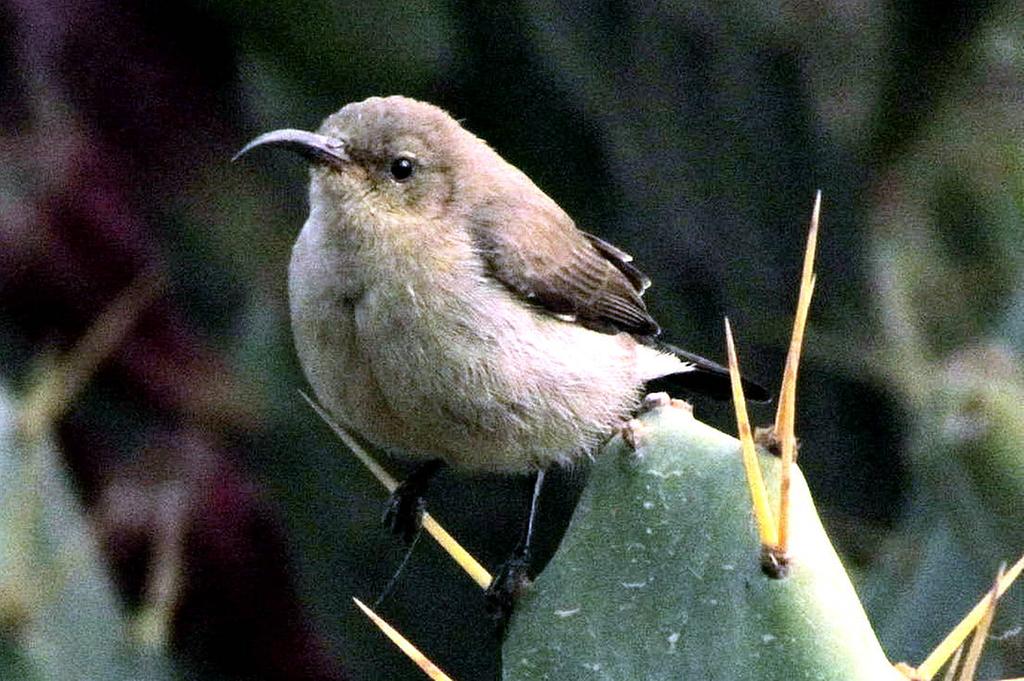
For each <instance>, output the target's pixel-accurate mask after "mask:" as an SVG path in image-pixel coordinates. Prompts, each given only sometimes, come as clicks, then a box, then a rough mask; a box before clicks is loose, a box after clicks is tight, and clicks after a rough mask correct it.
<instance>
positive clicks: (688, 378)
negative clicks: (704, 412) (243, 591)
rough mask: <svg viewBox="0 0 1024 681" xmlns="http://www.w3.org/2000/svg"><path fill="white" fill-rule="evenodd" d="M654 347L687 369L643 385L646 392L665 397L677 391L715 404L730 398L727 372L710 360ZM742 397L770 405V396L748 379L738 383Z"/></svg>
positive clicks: (662, 346) (659, 345)
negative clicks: (678, 361)
mask: <svg viewBox="0 0 1024 681" xmlns="http://www.w3.org/2000/svg"><path fill="white" fill-rule="evenodd" d="M656 347H657V348H658V349H659V350H662V351H664V352H668V353H671V354H672V355H675V356H676V357H678V358H679V359H680V360H681V361H682V362H683V363H685V364H686V365H688V367H689V369H688V370H686V371H681V372H678V373H673V374H668V375H666V376H659V377H658V378H655V379H653V380H650V381H648V382H647V390H648V391H650V392H667V393H669V394H673V393H678V392H680V391H682V392H686V393H697V394H698V395H706V396H707V397H710V398H712V399H715V400H728V399H730V398H731V397H732V387H731V386H730V384H729V370H728V369H726V368H725V367H724V366H722V365H721V364H718V363H717V362H712V361H711V360H710V359H706V358H704V357H701V356H700V355H695V354H693V353H692V352H687V351H686V350H683V349H682V348H677V347H676V346H674V345H670V344H668V343H661V342H659V343H657V344H656ZM742 382H743V393H744V395H745V397H746V398H747V399H748V400H753V401H755V402H769V401H771V398H772V397H771V394H770V393H769V392H768V390H767V389H765V388H764V386H762V385H759V384H758V383H755V382H754V381H751V380H749V379H746V378H744V379H742Z"/></svg>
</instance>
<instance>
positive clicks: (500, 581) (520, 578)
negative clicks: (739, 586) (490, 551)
mask: <svg viewBox="0 0 1024 681" xmlns="http://www.w3.org/2000/svg"><path fill="white" fill-rule="evenodd" d="M529 567H530V559H529V552H528V551H527V550H524V549H516V552H515V553H514V554H513V555H512V557H511V558H510V559H509V560H507V561H506V562H505V563H504V564H503V565H502V566H501V567H500V568H499V569H498V574H497V575H496V576H495V577H494V580H493V581H492V582H491V585H490V586H489V587H487V591H486V593H485V594H484V598H485V600H486V605H487V614H488V615H490V616H491V618H492V619H493V620H494V625H495V631H496V632H497V634H498V636H499V637H500V638H504V637H505V632H506V629H507V628H508V623H509V620H510V619H511V617H512V610H513V609H514V608H515V604H516V601H517V600H518V599H519V596H520V595H522V593H523V592H524V591H526V589H527V588H528V587H529V586H530V576H529Z"/></svg>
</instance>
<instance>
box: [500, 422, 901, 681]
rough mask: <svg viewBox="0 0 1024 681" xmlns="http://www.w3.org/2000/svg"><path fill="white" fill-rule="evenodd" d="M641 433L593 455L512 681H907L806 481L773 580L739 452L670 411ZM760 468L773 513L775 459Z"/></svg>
mask: <svg viewBox="0 0 1024 681" xmlns="http://www.w3.org/2000/svg"><path fill="white" fill-rule="evenodd" d="M640 423H641V429H640V431H639V437H638V440H637V445H638V446H637V449H636V451H635V453H634V451H633V450H632V449H631V448H630V447H629V446H627V445H626V443H625V442H624V441H623V440H622V438H621V437H616V438H615V439H613V440H612V441H611V442H610V443H609V445H608V446H607V447H605V449H604V450H603V451H602V452H601V454H600V455H599V456H598V457H597V461H596V462H595V464H594V467H593V471H592V474H591V479H590V482H589V485H588V488H587V490H586V492H585V493H584V495H583V498H582V500H581V502H580V505H579V507H578V508H577V510H576V514H575V516H574V517H573V520H572V523H571V525H570V527H569V530H568V532H567V533H566V535H565V539H564V540H563V543H562V547H561V548H560V550H559V552H558V554H557V555H556V556H555V558H554V559H553V560H552V562H551V563H550V564H549V565H548V567H547V569H546V570H545V572H544V573H543V574H542V575H541V576H540V577H539V578H538V579H537V581H536V582H535V583H534V585H533V587H532V588H531V589H530V590H529V591H528V593H527V594H526V595H524V597H523V599H522V601H521V602H520V604H519V608H518V609H517V612H516V614H515V616H514V620H513V621H512V623H511V628H510V632H509V638H508V640H507V642H506V644H505V647H504V650H503V660H504V663H503V669H504V679H505V680H506V681H513V680H533V679H558V680H559V681H569V680H571V679H591V680H596V679H609V680H611V679H615V680H616V681H621V680H622V679H644V680H645V681H656V680H658V679H673V680H679V679H701V680H705V679H722V680H728V681H736V680H742V679H758V680H761V681H764V680H771V679H787V680H788V679H837V680H838V679H842V680H843V681H851V680H855V679H870V680H872V681H879V680H884V679H902V678H903V676H902V675H901V674H899V673H898V672H896V671H895V670H894V669H893V667H892V665H891V664H890V663H889V661H888V660H887V659H886V656H885V654H884V653H883V651H882V649H881V647H880V645H879V643H878V640H877V638H876V636H875V634H874V632H873V630H872V628H871V626H870V624H869V623H868V620H867V617H866V616H865V614H864V610H863V608H862V606H861V603H860V601H859V600H858V598H857V595H856V593H855V592H854V590H853V586H852V585H851V583H850V580H849V578H848V577H847V574H846V572H845V570H844V569H843V566H842V564H841V563H840V561H839V558H838V557H837V555H836V553H835V550H834V549H833V548H832V545H831V543H830V542H829V540H828V537H827V536H826V534H825V531H824V529H823V528H822V525H821V522H820V520H819V519H818V515H817V513H816V511H815V507H814V503H813V501H812V500H811V496H810V493H809V492H808V489H807V486H806V483H805V482H804V479H803V476H802V475H801V474H800V473H799V471H798V470H795V472H794V476H793V480H792V485H791V491H792V497H791V525H790V536H791V547H790V558H791V562H790V570H789V574H788V576H787V577H785V578H783V579H774V578H771V577H769V576H767V575H766V574H765V573H764V572H763V571H762V568H761V553H762V552H761V546H760V542H759V539H758V534H757V528H756V526H755V521H754V517H753V513H752V511H751V502H750V493H749V491H748V488H747V484H746V480H745V478H744V473H743V466H742V462H741V458H740V445H739V442H738V441H737V440H736V439H735V438H733V437H731V436H729V435H726V434H724V433H721V432H719V431H716V430H714V429H713V428H711V427H710V426H707V425H705V424H703V423H701V422H699V421H697V420H696V419H694V418H693V417H692V416H691V415H690V414H689V413H688V412H687V411H686V410H683V409H678V408H674V407H663V408H659V409H656V410H654V411H652V412H649V413H647V414H645V415H644V416H643V417H642V418H641V420H640ZM760 460H761V464H762V467H763V469H764V471H765V477H766V483H767V485H768V487H769V492H770V497H771V498H772V500H773V503H777V488H778V474H779V469H780V465H779V461H778V460H777V459H776V458H774V457H772V456H771V455H769V454H766V453H762V454H761V455H760ZM794 468H795V467H794Z"/></svg>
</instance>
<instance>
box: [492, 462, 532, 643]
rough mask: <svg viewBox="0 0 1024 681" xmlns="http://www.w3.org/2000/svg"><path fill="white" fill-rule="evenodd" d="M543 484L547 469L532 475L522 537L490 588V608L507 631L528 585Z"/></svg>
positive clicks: (500, 626) (501, 630)
mask: <svg viewBox="0 0 1024 681" xmlns="http://www.w3.org/2000/svg"><path fill="white" fill-rule="evenodd" d="M543 487H544V469H539V470H538V471H537V472H536V473H534V474H533V496H532V497H531V498H530V515H529V517H528V518H527V519H526V525H525V526H524V528H523V530H524V531H523V535H522V537H521V538H520V539H519V543H518V544H517V545H516V548H515V550H514V551H513V552H512V557H511V558H509V559H508V560H507V561H505V563H504V564H503V565H502V566H501V568H499V570H498V574H497V575H496V576H495V577H494V581H492V582H491V585H490V586H489V587H487V593H486V595H485V597H486V599H487V611H488V612H489V613H490V615H491V616H492V617H494V619H495V620H496V621H497V624H498V630H499V632H500V633H502V634H503V633H504V631H505V626H506V625H507V624H508V620H509V617H510V616H511V615H512V608H513V606H515V601H516V598H517V597H518V596H519V594H520V593H521V592H522V591H523V589H524V588H525V587H526V586H527V585H528V584H529V582H530V577H529V568H530V544H531V542H532V541H533V527H534V522H535V520H536V518H537V508H538V507H539V505H540V504H539V502H540V493H541V490H542V489H543Z"/></svg>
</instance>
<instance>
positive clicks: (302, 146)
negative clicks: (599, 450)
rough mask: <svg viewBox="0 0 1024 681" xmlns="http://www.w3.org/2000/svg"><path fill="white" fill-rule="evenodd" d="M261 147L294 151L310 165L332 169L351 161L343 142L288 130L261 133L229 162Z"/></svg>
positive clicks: (303, 131)
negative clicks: (318, 164)
mask: <svg viewBox="0 0 1024 681" xmlns="http://www.w3.org/2000/svg"><path fill="white" fill-rule="evenodd" d="M262 146H274V147H281V148H283V149H287V150H289V151H294V152H295V153H297V154H299V155H301V156H303V157H304V158H305V159H306V160H308V161H309V162H310V163H326V164H327V165H330V166H334V167H340V166H342V165H344V164H347V163H348V162H349V161H350V160H351V159H350V158H349V155H348V151H347V149H346V146H347V145H346V143H345V140H343V139H338V138H335V137H327V136H326V135H319V134H317V133H315V132H306V131H305V130H292V129H290V128H286V129H284V130H273V131H271V132H265V133H263V134H262V135H260V136H259V137H257V138H255V139H254V140H252V141H251V142H249V143H248V144H246V145H245V146H244V147H242V149H241V151H239V152H238V153H237V154H235V155H234V156H232V157H231V160H232V161H236V160H238V158H239V157H240V156H242V155H243V154H245V153H248V152H249V151H252V150H253V149H255V148H256V147H262Z"/></svg>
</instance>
